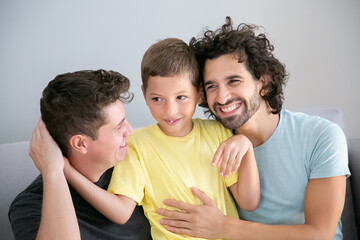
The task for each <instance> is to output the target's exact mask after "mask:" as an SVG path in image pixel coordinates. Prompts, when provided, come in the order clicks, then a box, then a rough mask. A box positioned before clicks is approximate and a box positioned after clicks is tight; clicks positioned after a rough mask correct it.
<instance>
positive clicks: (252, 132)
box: [235, 102, 280, 147]
mask: <svg viewBox="0 0 360 240" xmlns="http://www.w3.org/2000/svg"><path fill="white" fill-rule="evenodd" d="M279 119H280V116H279V114H273V113H271V108H270V107H269V106H268V105H267V104H266V103H265V102H262V103H261V105H260V107H259V109H258V110H257V111H256V113H255V114H254V115H253V116H252V117H251V118H250V119H249V120H248V121H247V122H246V123H245V124H244V125H243V126H241V127H240V128H237V129H235V134H242V135H244V136H246V137H247V138H248V139H249V140H250V141H251V143H252V144H253V146H254V147H257V146H260V145H261V144H263V143H265V142H266V141H267V140H268V139H269V138H270V137H271V136H272V135H273V133H274V132H275V130H276V127H277V125H278V123H279Z"/></svg>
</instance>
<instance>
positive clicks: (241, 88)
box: [204, 54, 264, 129]
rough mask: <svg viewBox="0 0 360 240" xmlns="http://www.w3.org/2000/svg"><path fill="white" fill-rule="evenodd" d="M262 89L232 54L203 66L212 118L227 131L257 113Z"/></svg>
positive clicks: (258, 81) (242, 123)
mask: <svg viewBox="0 0 360 240" xmlns="http://www.w3.org/2000/svg"><path fill="white" fill-rule="evenodd" d="M261 87H262V83H261V80H256V79H254V77H253V76H252V74H251V73H250V72H249V71H248V70H247V67H246V65H245V62H241V63H239V62H238V60H237V59H235V58H234V55H233V54H226V55H222V56H220V57H218V58H215V59H208V60H206V62H205V66H204V89H205V92H206V96H207V102H208V105H209V108H210V110H211V112H212V113H214V115H215V116H216V118H217V119H218V120H219V121H220V122H221V123H222V124H223V125H224V126H225V127H226V128H229V129H236V128H239V127H241V126H242V125H244V124H245V123H246V122H247V121H248V120H249V119H250V118H251V117H252V116H253V115H254V114H255V113H256V112H257V110H258V109H259V107H260V103H261V101H264V100H263V99H262V97H261V95H260V90H261Z"/></svg>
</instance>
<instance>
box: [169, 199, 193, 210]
mask: <svg viewBox="0 0 360 240" xmlns="http://www.w3.org/2000/svg"><path fill="white" fill-rule="evenodd" d="M163 203H164V204H165V205H166V206H169V207H174V208H177V209H180V210H182V211H185V212H190V211H191V210H192V209H193V205H192V204H189V203H184V202H182V201H177V200H174V199H165V200H164V201H163Z"/></svg>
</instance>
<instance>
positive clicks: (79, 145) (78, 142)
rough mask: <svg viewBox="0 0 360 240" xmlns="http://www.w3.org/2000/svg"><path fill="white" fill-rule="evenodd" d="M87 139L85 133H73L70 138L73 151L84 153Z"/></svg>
mask: <svg viewBox="0 0 360 240" xmlns="http://www.w3.org/2000/svg"><path fill="white" fill-rule="evenodd" d="M88 141H89V137H87V136H85V135H81V134H78V135H74V136H72V137H71V138H70V146H71V148H72V149H73V150H74V151H77V152H80V153H82V154H86V153H87V151H88V146H89V144H88Z"/></svg>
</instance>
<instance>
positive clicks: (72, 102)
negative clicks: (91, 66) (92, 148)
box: [40, 69, 133, 157]
mask: <svg viewBox="0 0 360 240" xmlns="http://www.w3.org/2000/svg"><path fill="white" fill-rule="evenodd" d="M129 87H130V81H129V79H128V78H126V77H125V76H123V75H121V74H120V73H118V72H115V71H105V70H102V69H100V70H97V71H90V70H85V71H77V72H71V73H65V74H60V75H57V76H56V77H55V78H54V79H53V80H52V81H50V82H49V84H48V85H47V87H46V88H45V89H44V90H43V93H42V98H41V99H40V111H41V117H42V119H43V121H44V123H45V125H46V127H47V129H48V130H49V133H50V134H51V136H52V137H53V138H54V140H55V141H56V143H57V144H58V145H59V147H60V149H61V150H62V153H63V155H64V156H66V157H68V151H69V147H70V145H69V140H70V138H71V137H72V136H74V135H76V134H84V135H86V136H89V137H91V138H92V139H93V140H95V139H97V136H98V130H99V128H100V127H101V126H102V125H104V124H105V121H106V119H105V118H106V116H105V115H104V113H103V108H104V107H106V106H108V105H110V104H112V103H114V102H115V101H117V100H120V101H121V102H123V103H128V102H130V101H131V100H132V98H133V94H132V93H130V92H129V91H128V90H129Z"/></svg>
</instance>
